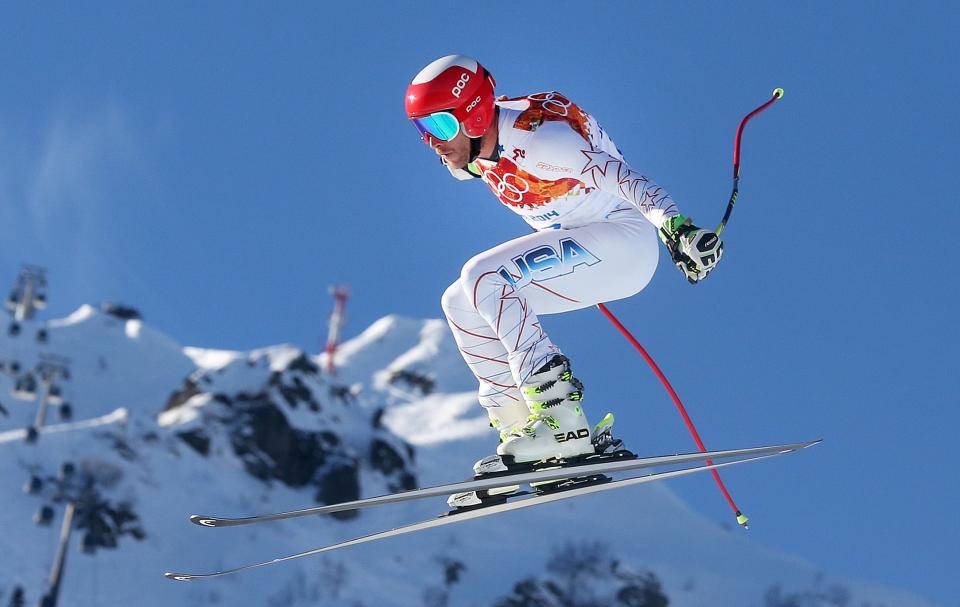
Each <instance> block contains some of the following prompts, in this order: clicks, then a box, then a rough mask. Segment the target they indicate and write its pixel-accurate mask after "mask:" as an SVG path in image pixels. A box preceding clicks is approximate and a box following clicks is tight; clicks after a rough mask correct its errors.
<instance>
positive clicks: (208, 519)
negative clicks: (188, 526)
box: [190, 514, 219, 527]
mask: <svg viewBox="0 0 960 607" xmlns="http://www.w3.org/2000/svg"><path fill="white" fill-rule="evenodd" d="M190 522H191V523H193V524H194V525H200V526H201V527H218V526H219V525H218V524H217V522H218V519H216V518H214V517H212V516H207V515H205V514H193V515H191V516H190Z"/></svg>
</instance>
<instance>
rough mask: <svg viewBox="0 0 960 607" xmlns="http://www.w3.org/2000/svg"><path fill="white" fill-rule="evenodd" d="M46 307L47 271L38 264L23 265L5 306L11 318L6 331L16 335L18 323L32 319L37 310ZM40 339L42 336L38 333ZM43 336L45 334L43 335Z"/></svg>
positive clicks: (18, 330)
mask: <svg viewBox="0 0 960 607" xmlns="http://www.w3.org/2000/svg"><path fill="white" fill-rule="evenodd" d="M46 307H47V272H46V270H44V269H43V268H41V267H40V266H32V265H24V266H23V268H21V270H20V274H19V275H18V276H17V280H16V282H15V283H14V284H13V289H11V290H10V295H8V296H7V301H6V308H7V311H8V312H9V313H10V315H11V316H12V317H13V320H12V321H11V322H10V326H9V328H8V329H7V333H8V334H10V335H11V336H16V335H18V334H19V333H20V323H21V322H23V321H26V320H32V319H33V317H34V315H35V314H36V312H37V310H42V309H44V308H46ZM37 337H38V338H39V339H40V340H41V341H42V340H43V338H42V337H41V336H40V334H38V336H37ZM44 337H45V336H44Z"/></svg>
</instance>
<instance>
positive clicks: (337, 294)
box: [324, 285, 350, 375]
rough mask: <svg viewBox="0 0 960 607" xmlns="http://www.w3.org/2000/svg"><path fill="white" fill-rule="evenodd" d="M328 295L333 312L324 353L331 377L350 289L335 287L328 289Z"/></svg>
mask: <svg viewBox="0 0 960 607" xmlns="http://www.w3.org/2000/svg"><path fill="white" fill-rule="evenodd" d="M330 295H332V296H333V312H332V313H331V314H330V324H329V328H328V329H327V347H326V349H325V350H324V351H325V352H326V354H327V372H328V373H330V374H331V375H333V374H335V373H336V372H337V370H336V367H334V364H333V355H334V353H335V352H336V351H337V345H339V343H340V331H341V329H343V325H344V324H346V316H345V314H344V311H345V310H346V307H347V299H348V298H349V297H350V289H349V287H347V286H345V285H335V286H332V287H330Z"/></svg>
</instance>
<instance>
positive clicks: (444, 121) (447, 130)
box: [413, 112, 460, 141]
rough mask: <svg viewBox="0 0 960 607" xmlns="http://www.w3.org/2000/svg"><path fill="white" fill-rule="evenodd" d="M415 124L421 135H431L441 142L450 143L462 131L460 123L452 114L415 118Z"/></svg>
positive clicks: (442, 113)
mask: <svg viewBox="0 0 960 607" xmlns="http://www.w3.org/2000/svg"><path fill="white" fill-rule="evenodd" d="M413 124H414V125H415V126H416V127H417V130H418V131H420V134H421V135H426V134H429V135H431V136H433V137H436V138H437V139H439V140H441V141H450V140H451V139H453V138H454V137H456V136H457V133H458V132H459V131H460V122H459V121H458V120H457V119H456V117H454V115H453V114H451V113H450V112H437V113H435V114H430V115H429V116H424V117H423V118H414V119H413Z"/></svg>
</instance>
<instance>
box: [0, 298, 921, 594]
mask: <svg viewBox="0 0 960 607" xmlns="http://www.w3.org/2000/svg"><path fill="white" fill-rule="evenodd" d="M49 327H50V339H49V343H47V344H43V345H41V344H36V343H35V342H33V341H32V340H31V339H29V338H28V337H26V336H30V335H32V334H33V331H31V330H29V328H28V330H25V331H24V332H23V334H22V335H21V336H20V337H18V338H11V337H8V336H6V335H2V336H0V361H7V362H9V361H11V360H14V359H16V360H18V361H19V362H20V363H21V368H22V369H28V368H30V367H31V366H32V365H33V364H34V362H35V361H36V360H37V359H38V357H39V356H40V354H41V353H42V352H48V353H55V354H57V355H59V356H63V357H67V358H69V359H70V371H71V376H70V379H69V380H68V381H67V382H64V396H65V397H66V398H67V399H68V400H69V401H70V402H71V404H72V408H73V411H74V417H75V421H72V422H70V423H69V424H66V425H55V426H53V427H52V428H50V430H49V431H47V432H44V433H42V434H41V436H40V438H39V440H38V441H37V442H36V443H35V444H27V443H25V442H24V441H23V432H22V428H23V427H24V426H25V425H26V424H27V423H29V422H30V421H31V420H32V419H33V413H34V411H35V407H36V405H35V404H32V403H26V402H17V401H15V400H14V399H12V398H11V397H9V396H7V395H8V394H9V390H10V388H11V387H12V385H13V379H12V377H10V376H8V375H0V403H3V405H4V407H5V408H6V409H7V410H8V411H9V415H8V416H7V417H3V416H2V415H0V495H2V496H3V502H2V503H3V507H2V508H0V565H2V571H3V573H2V574H0V593H2V594H0V604H2V605H6V603H7V600H8V597H9V595H10V593H11V592H12V588H13V587H14V586H16V585H20V586H22V587H23V588H24V590H25V592H26V597H27V604H35V603H36V601H37V599H38V598H39V593H40V592H42V591H43V589H44V587H45V586H44V584H45V580H46V578H47V575H48V571H49V566H50V563H51V561H52V560H53V553H54V549H55V545H56V541H57V536H58V534H59V524H60V516H61V513H62V511H63V506H62V502H58V501H57V499H56V495H55V493H56V491H55V489H56V486H57V485H58V481H57V476H58V471H59V470H60V469H61V466H62V464H63V463H64V462H71V463H73V464H74V465H75V467H76V470H77V471H76V472H75V473H74V474H73V476H72V477H70V478H71V480H70V481H68V483H72V484H74V485H80V484H82V483H83V481H90V482H91V483H93V486H94V487H95V490H96V491H97V497H98V500H97V502H98V503H99V504H100V505H101V506H102V508H101V510H100V512H101V513H102V512H106V513H107V514H102V515H101V520H100V524H99V526H98V524H94V523H92V522H91V521H94V522H95V519H96V517H93V516H88V517H86V519H85V520H84V522H83V525H85V526H84V527H83V528H78V529H77V530H76V531H75V532H74V536H73V544H72V546H71V549H70V550H69V551H68V556H67V568H66V576H65V580H64V587H63V590H62V592H61V603H60V604H61V605H84V606H85V605H127V604H137V605H144V606H152V605H158V606H159V605H216V604H229V605H281V604H282V605H308V604H309V605H317V604H324V605H366V606H374V605H397V606H407V605H410V606H412V605H423V604H433V605H440V604H448V605H464V606H473V605H475V606H478V607H479V606H491V605H493V604H494V603H495V602H496V601H497V600H498V599H499V598H500V597H504V596H506V595H508V594H510V592H511V590H512V589H513V587H514V584H516V583H517V582H518V581H520V580H521V579H524V578H530V577H538V578H539V579H541V580H546V579H547V578H548V577H549V574H546V570H545V567H544V565H545V562H546V560H547V559H548V558H549V556H550V554H551V552H552V551H553V550H555V549H556V548H557V547H558V546H561V545H563V544H565V543H568V542H570V543H573V544H574V545H588V544H589V543H590V542H597V541H600V542H602V543H603V544H605V545H606V546H607V550H608V552H609V554H610V555H611V556H612V557H615V558H616V559H617V560H619V561H620V562H622V563H623V564H624V565H625V566H628V567H630V568H632V569H634V570H637V571H650V572H653V573H654V574H655V575H656V576H657V577H658V578H659V580H660V582H661V583H662V589H663V593H664V594H666V596H668V597H669V601H670V605H678V606H699V605H745V606H746V605H763V604H764V595H765V593H767V592H768V590H769V589H770V588H771V587H772V586H774V585H775V584H780V585H781V588H782V592H781V596H784V597H786V598H789V597H788V596H787V595H789V594H790V593H808V596H807V599H805V600H806V601H807V602H798V601H794V603H793V604H795V605H803V606H808V605H844V604H846V605H862V604H867V603H869V604H871V605H889V606H894V605H897V606H907V607H910V606H917V607H919V606H924V605H929V603H927V602H925V601H923V600H922V599H920V598H918V597H914V596H911V595H910V594H908V593H905V592H900V591H898V590H896V589H890V588H884V587H881V586H878V585H873V584H868V583H863V582H858V581H852V580H846V579H836V578H833V577H831V576H829V574H824V573H823V572H821V571H820V570H819V569H818V568H817V567H816V566H815V565H814V564H812V563H806V562H802V561H800V560H798V559H795V558H793V557H791V556H789V555H786V554H782V553H778V552H777V551H775V550H771V549H768V548H765V547H763V546H759V545H757V544H755V543H753V542H751V541H750V540H749V539H748V537H747V536H746V534H743V533H741V532H739V531H736V530H735V531H732V532H731V531H727V530H724V529H722V528H720V527H718V526H717V525H716V524H714V523H713V522H711V521H709V520H707V519H705V518H704V517H703V516H701V515H699V514H698V513H696V512H693V511H692V510H690V509H689V508H688V507H687V506H686V505H685V504H684V503H683V502H682V501H681V500H680V499H678V497H677V496H676V494H674V493H673V492H672V491H671V490H670V487H669V485H668V484H660V485H646V486H643V487H640V488H633V489H626V490H622V491H618V492H613V493H612V494H608V495H605V496H590V497H585V498H580V499H575V500H570V501H568V502H561V503H558V504H553V505H548V506H544V507H542V508H533V509H530V510H527V511H521V512H516V513H509V514H506V515H503V516H498V517H492V518H488V519H481V520H479V521H474V522H467V523H464V524H462V525H454V526H452V527H447V528H444V529H440V530H435V531H428V532H425V533H422V534H417V535H414V536H405V537H402V538H397V539H394V540H389V541H386V542H383V543H377V544H372V545H365V546H359V547H356V548H351V549H346V550H344V551H341V552H338V553H335V554H333V555H322V556H319V557H313V558H307V559H302V560H300V561H294V562H289V563H283V564H279V565H277V566H273V567H268V568H264V569H260V570H257V571H252V572H249V573H246V574H243V575H238V576H234V577H230V578H224V579H221V580H211V581H198V582H191V583H176V582H171V581H168V580H166V579H164V578H163V577H162V572H164V571H167V570H179V571H191V572H205V571H212V570H216V569H220V568H224V567H230V566H235V565H239V564H244V563H247V562H253V561H259V560H264V559H267V558H271V557H275V556H281V555H285V554H288V553H292V552H298V551H300V550H303V549H306V548H310V547H314V546H319V545H323V544H327V543H332V542H335V541H339V540H343V539H346V538H349V537H352V536H356V535H361V534H365V533H369V532H371V531H376V530H379V529H382V528H387V527H392V526H397V525H401V524H404V523H407V522H411V521H414V520H418V519H420V518H424V517H429V516H433V515H435V514H437V513H439V512H441V511H443V510H444V507H445V505H444V503H443V500H442V499H435V500H425V501H424V502H423V503H415V504H409V505H396V506H392V507H385V508H381V509H372V510H370V511H364V512H363V513H361V514H360V515H359V516H354V517H349V518H346V517H340V518H337V517H318V518H313V519H301V520H294V521H285V522H279V523H274V524H269V525H263V526H259V527H247V528H236V529H204V528H200V527H196V526H194V525H191V524H190V523H189V522H187V516H188V515H189V514H192V513H212V514H224V515H249V514H254V513H259V512H267V511H273V510H285V509H293V508H300V507H304V506H308V505H311V504H314V503H317V500H318V499H320V500H321V501H327V500H330V499H333V498H335V497H337V496H340V497H341V498H342V497H343V495H346V494H349V493H350V492H351V491H353V492H355V493H357V494H362V495H374V494H378V493H383V492H387V491H390V490H394V489H396V488H399V487H403V486H412V483H416V484H419V485H425V484H434V483H437V482H443V481H449V480H454V479H458V478H462V477H465V476H466V473H467V472H468V471H469V467H470V464H471V463H472V461H473V460H474V459H476V458H478V457H480V456H482V455H485V454H486V453H487V451H488V450H490V449H492V448H493V442H492V440H493V438H494V437H493V435H492V433H491V432H490V430H489V429H488V428H487V424H486V419H485V416H484V414H483V412H482V411H481V410H480V409H479V407H478V406H477V405H476V403H475V399H474V396H473V390H474V386H473V383H472V379H471V377H470V376H469V374H468V372H467V370H466V368H465V366H464V365H463V364H462V361H461V359H460V358H459V355H458V353H457V351H456V347H455V345H454V344H453V343H452V339H450V336H449V334H448V331H447V328H446V325H445V324H444V323H443V322H442V321H437V320H427V321H419V320H412V319H403V318H398V317H394V316H387V317H385V318H383V319H381V320H379V321H377V322H376V323H374V324H373V325H371V326H370V327H369V328H368V329H367V330H365V331H364V332H362V333H361V334H360V335H359V336H357V337H356V338H354V339H353V340H351V341H349V342H347V343H345V344H344V345H343V347H342V348H341V349H340V350H339V352H338V354H337V357H336V360H335V362H336V363H337V368H338V370H337V373H336V375H333V376H331V375H328V374H326V373H325V372H323V371H321V369H322V368H323V367H324V365H325V364H326V361H325V359H324V357H323V356H319V357H310V356H306V355H304V353H302V352H300V351H299V350H297V349H296V348H293V347H290V346H277V347H272V348H265V349H262V350H256V351H252V352H229V351H219V350H213V349H203V348H184V347H182V346H180V345H178V344H176V343H174V342H173V341H172V340H170V339H169V338H167V337H165V336H164V335H163V334H162V333H160V332H158V331H156V330H154V329H151V328H150V327H149V326H147V325H144V324H143V323H141V322H140V321H123V320H120V319H117V318H114V317H112V316H109V315H105V314H102V313H100V312H98V311H96V310H95V309H93V308H91V307H88V306H85V307H82V308H80V309H79V310H78V311H77V312H76V313H74V314H73V315H71V316H70V317H69V318H67V319H64V320H62V321H55V322H52V323H50V325H49ZM8 366H9V365H7V367H8ZM48 419H50V423H51V424H57V423H58V422H57V419H56V414H55V412H52V413H51V415H50V416H48ZM84 420H86V421H84ZM798 438H803V437H798ZM733 446H747V445H729V447H733ZM802 456H803V454H798V455H791V456H787V457H785V458H780V459H777V460H774V461H771V462H766V463H758V464H751V465H778V466H789V465H790V460H789V458H790V457H802ZM745 469H746V468H745ZM31 477H36V478H37V479H39V480H41V481H42V484H43V487H42V488H40V489H39V491H37V492H35V493H33V494H28V493H25V492H24V491H23V490H22V487H23V485H24V483H25V482H26V481H27V480H28V479H30V478H31ZM44 504H51V505H53V506H54V510H55V512H56V516H55V519H54V521H53V524H52V525H50V526H45V527H44V526H38V525H35V524H33V523H32V522H31V517H32V516H33V515H34V513H35V512H36V511H37V509H38V508H40V507H41V506H42V505H44ZM90 512H92V509H91V510H90ZM110 513H113V514H110ZM116 513H126V515H124V516H120V515H118V514H116ZM88 514H89V512H88ZM802 523H803V522H798V524H802ZM92 527H95V528H96V531H97V533H96V534H93V536H95V538H94V539H88V542H89V541H98V542H100V543H101V544H107V545H109V544H111V543H113V542H115V543H116V547H104V546H99V547H97V548H96V550H95V552H93V553H83V552H81V551H79V550H78V549H77V548H78V547H79V546H80V545H81V544H82V542H83V538H84V536H85V535H86V534H87V532H88V531H90V530H91V528H92ZM93 536H92V537H93ZM457 563H460V564H457ZM461 566H462V567H461ZM451 571H453V572H455V573H456V575H453V576H451V575H450V574H451ZM618 571H619V570H618ZM602 573H603V572H600V573H597V574H596V575H595V576H594V577H599V576H601V574H602ZM545 574H546V577H544V576H545ZM603 575H606V574H603ZM604 579H606V578H604ZM606 583H612V582H606ZM839 587H843V588H845V589H846V591H845V592H847V593H848V594H846V595H845V594H844V593H843V592H841V591H840V590H838V588H839ZM815 597H820V598H815ZM844 597H846V598H844ZM611 600H613V599H611ZM844 601H846V602H844ZM781 603H782V604H784V605H786V604H788V601H786V600H782V601H781ZM604 604H606V603H604ZM609 604H611V605H613V604H617V605H620V604H631V603H625V602H610V603H609Z"/></svg>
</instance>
